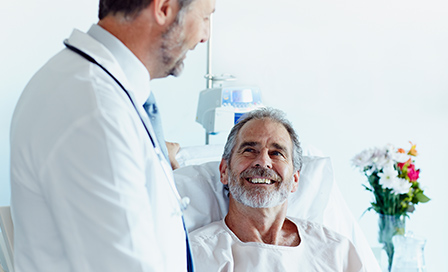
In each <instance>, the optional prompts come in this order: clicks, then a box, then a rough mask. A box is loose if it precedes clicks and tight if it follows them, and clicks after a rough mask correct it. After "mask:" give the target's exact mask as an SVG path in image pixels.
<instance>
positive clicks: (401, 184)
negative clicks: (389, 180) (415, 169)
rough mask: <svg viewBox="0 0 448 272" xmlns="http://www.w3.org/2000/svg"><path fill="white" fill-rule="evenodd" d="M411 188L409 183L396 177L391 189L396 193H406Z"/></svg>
mask: <svg viewBox="0 0 448 272" xmlns="http://www.w3.org/2000/svg"><path fill="white" fill-rule="evenodd" d="M410 188H411V183H410V182H409V181H407V180H406V179H404V178H396V179H395V184H394V188H393V189H392V191H393V192H394V193H396V194H407V193H409V189H410Z"/></svg>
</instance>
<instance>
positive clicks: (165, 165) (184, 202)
mask: <svg viewBox="0 0 448 272" xmlns="http://www.w3.org/2000/svg"><path fill="white" fill-rule="evenodd" d="M64 45H65V46H66V47H67V48H68V49H70V50H71V51H73V52H75V53H77V54H78V55H80V56H81V57H83V58H85V59H86V60H87V61H89V62H91V63H93V64H96V65H98V66H99V67H100V68H101V69H102V70H103V71H104V72H106V73H107V74H108V75H109V76H110V77H111V78H112V79H113V80H114V81H115V82H116V83H117V84H118V86H120V88H121V89H122V90H123V91H124V92H125V93H126V95H127V97H128V98H129V100H130V101H131V104H132V106H133V107H134V109H135V111H136V112H137V114H138V117H139V118H140V121H141V122H142V124H143V126H144V128H145V131H146V133H147V134H148V136H149V139H150V140H151V143H152V145H153V147H154V150H155V153H156V155H157V158H158V159H159V162H160V165H161V167H162V169H163V172H164V174H165V177H166V178H167V180H168V183H169V184H170V187H171V189H172V191H173V193H174V195H175V197H176V199H177V201H178V203H179V206H180V209H181V211H184V210H185V209H186V208H187V206H188V204H189V202H190V199H189V198H188V197H184V198H181V197H180V195H179V192H178V191H177V188H176V187H175V185H174V179H173V176H172V173H171V168H170V167H169V164H168V162H167V161H166V159H165V157H162V151H161V149H160V147H158V145H157V144H156V142H155V141H154V138H153V137H152V135H151V133H150V131H149V129H148V126H147V124H146V123H145V121H144V120H143V118H142V116H141V115H140V112H139V111H138V109H137V106H136V105H135V103H134V100H133V99H132V97H131V95H130V94H129V92H128V91H127V90H126V88H125V87H124V86H123V84H121V82H120V81H119V80H118V79H117V78H116V77H115V76H114V75H113V74H112V73H111V72H109V70H107V69H106V68H105V67H104V66H103V65H101V64H100V63H98V62H97V61H96V60H95V59H94V58H93V57H92V56H90V55H89V54H87V53H85V52H83V51H82V50H80V49H78V48H76V47H75V46H73V45H71V44H69V43H68V41H67V40H64Z"/></svg>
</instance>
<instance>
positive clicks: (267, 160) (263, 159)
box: [252, 151, 272, 168]
mask: <svg viewBox="0 0 448 272" xmlns="http://www.w3.org/2000/svg"><path fill="white" fill-rule="evenodd" d="M252 165H253V166H258V167H266V168H272V160H271V157H270V156H269V153H268V152H267V151H266V152H264V151H263V152H260V153H258V155H257V157H256V158H255V160H254V162H253V163H252Z"/></svg>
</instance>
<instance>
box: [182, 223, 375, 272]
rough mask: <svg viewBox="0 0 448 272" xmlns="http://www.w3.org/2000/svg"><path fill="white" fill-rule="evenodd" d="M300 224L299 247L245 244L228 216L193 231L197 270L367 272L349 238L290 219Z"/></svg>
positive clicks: (199, 271)
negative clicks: (226, 221)
mask: <svg viewBox="0 0 448 272" xmlns="http://www.w3.org/2000/svg"><path fill="white" fill-rule="evenodd" d="M289 219H290V220H291V221H292V222H294V223H295V224H296V226H297V229H298V231H299V236H300V244H299V245H298V246H295V247H286V246H277V245H270V244H264V243H256V242H247V243H244V242H242V241H241V240H240V239H238V237H237V236H236V235H235V234H234V233H233V232H232V231H231V230H230V229H229V228H228V227H227V225H226V223H225V221H224V219H222V220H220V221H216V222H213V223H211V224H209V225H207V226H205V227H202V228H199V229H197V230H195V231H193V232H192V233H191V234H190V241H191V249H192V251H193V258H194V260H195V264H196V272H209V271H214V272H246V271H269V272H296V271H306V272H323V271H325V272H361V271H367V270H365V267H363V265H362V263H361V258H360V257H359V255H358V253H357V251H356V249H355V247H354V245H353V244H352V243H351V242H350V240H349V239H347V238H345V237H344V236H342V235H340V234H338V233H336V232H333V231H331V230H329V229H327V228H325V227H323V226H321V225H319V224H316V223H312V222H310V221H306V220H302V219H297V218H292V217H290V218H289Z"/></svg>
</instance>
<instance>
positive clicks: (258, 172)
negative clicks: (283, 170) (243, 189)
mask: <svg viewBox="0 0 448 272" xmlns="http://www.w3.org/2000/svg"><path fill="white" fill-rule="evenodd" d="M240 177H241V178H244V179H245V178H251V177H261V178H265V179H270V180H273V181H277V182H281V181H282V177H281V176H280V175H278V174H277V173H276V172H275V171H274V170H272V169H269V168H264V167H251V168H249V169H246V170H244V171H243V172H242V173H241V174H240Z"/></svg>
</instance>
